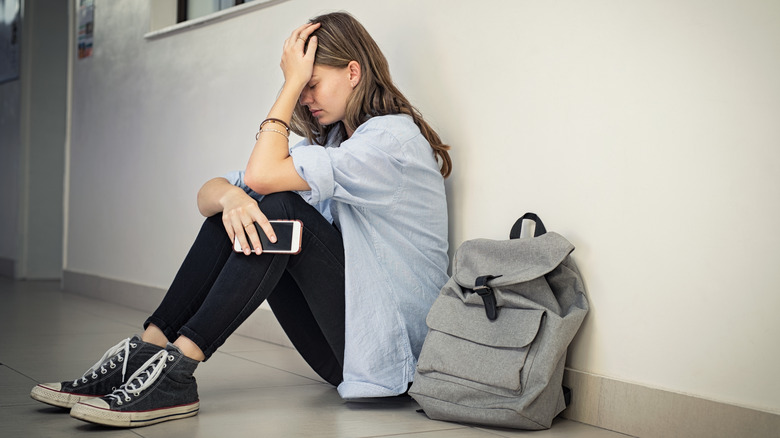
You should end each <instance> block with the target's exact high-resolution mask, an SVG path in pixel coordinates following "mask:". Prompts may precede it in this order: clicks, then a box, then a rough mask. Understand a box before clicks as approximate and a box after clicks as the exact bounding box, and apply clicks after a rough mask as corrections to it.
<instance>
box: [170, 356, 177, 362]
mask: <svg viewBox="0 0 780 438" xmlns="http://www.w3.org/2000/svg"><path fill="white" fill-rule="evenodd" d="M174 359H176V358H175V357H173V356H168V362H173V360H174Z"/></svg>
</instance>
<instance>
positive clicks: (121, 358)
mask: <svg viewBox="0 0 780 438" xmlns="http://www.w3.org/2000/svg"><path fill="white" fill-rule="evenodd" d="M117 360H118V361H119V362H122V361H123V360H125V358H124V357H122V356H119V358H118V359H117Z"/></svg>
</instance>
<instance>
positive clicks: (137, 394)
mask: <svg viewBox="0 0 780 438" xmlns="http://www.w3.org/2000/svg"><path fill="white" fill-rule="evenodd" d="M133 395H134V396H136V397H138V396H139V395H141V393H140V392H134V393H133Z"/></svg>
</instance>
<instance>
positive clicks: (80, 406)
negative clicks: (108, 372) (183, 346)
mask: <svg viewBox="0 0 780 438" xmlns="http://www.w3.org/2000/svg"><path fill="white" fill-rule="evenodd" d="M199 363H200V362H198V361H196V360H194V359H190V358H189V357H187V356H185V355H184V354H182V352H181V350H179V349H178V348H177V347H176V346H175V345H173V344H168V347H166V349H165V350H161V351H160V352H159V353H157V354H155V355H154V356H152V357H151V358H150V359H149V360H148V361H146V363H145V364H143V365H142V366H141V368H139V369H138V371H136V372H135V373H133V375H132V376H130V378H129V379H127V382H126V383H125V384H124V385H122V386H121V387H120V388H119V389H117V390H116V391H114V392H113V393H111V394H108V395H106V396H105V397H101V398H93V399H90V400H84V401H82V402H79V403H76V404H75V405H73V409H71V410H70V416H71V417H73V418H77V419H79V420H84V421H89V422H90V423H97V424H102V425H106V426H116V427H139V426H148V425H150V424H155V423H160V422H163V421H169V420H178V419H180V418H186V417H192V416H193V415H197V414H198V409H199V408H200V402H199V401H198V384H197V383H195V377H193V375H192V373H193V372H194V371H195V368H196V367H197V366H198V364H199Z"/></svg>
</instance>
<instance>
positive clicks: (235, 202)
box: [198, 178, 276, 255]
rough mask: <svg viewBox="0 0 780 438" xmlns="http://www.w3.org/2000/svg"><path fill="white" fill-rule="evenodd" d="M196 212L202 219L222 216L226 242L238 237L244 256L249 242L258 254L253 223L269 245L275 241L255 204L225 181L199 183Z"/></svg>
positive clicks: (240, 190)
mask: <svg viewBox="0 0 780 438" xmlns="http://www.w3.org/2000/svg"><path fill="white" fill-rule="evenodd" d="M198 210H200V213H201V214H202V215H203V216H206V217H210V216H214V215H215V214H219V213H222V224H223V225H224V226H225V231H227V234H228V237H230V241H231V242H233V240H234V239H235V238H236V236H238V241H239V242H240V243H241V248H244V254H247V255H248V254H249V253H250V251H249V245H248V244H247V243H248V242H252V248H257V253H258V254H260V252H261V247H262V245H261V244H260V237H259V236H258V235H257V230H256V229H255V227H254V225H253V223H254V222H257V223H258V224H260V227H261V228H262V229H263V231H264V232H265V234H266V236H268V239H270V240H271V242H276V235H275V234H274V230H273V227H271V224H270V223H269V222H268V219H267V218H266V217H265V215H264V214H263V212H262V211H260V207H259V206H258V205H257V201H256V200H255V199H254V198H252V197H251V196H249V195H248V194H247V193H246V192H244V190H243V189H241V188H240V187H237V186H234V185H233V184H231V183H230V182H229V181H228V180H226V179H225V178H213V179H211V180H209V181H207V182H206V184H203V187H201V188H200V190H199V191H198ZM247 238H248V240H247Z"/></svg>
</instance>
